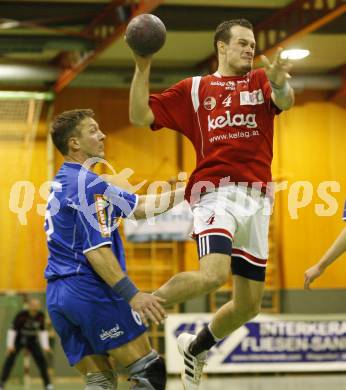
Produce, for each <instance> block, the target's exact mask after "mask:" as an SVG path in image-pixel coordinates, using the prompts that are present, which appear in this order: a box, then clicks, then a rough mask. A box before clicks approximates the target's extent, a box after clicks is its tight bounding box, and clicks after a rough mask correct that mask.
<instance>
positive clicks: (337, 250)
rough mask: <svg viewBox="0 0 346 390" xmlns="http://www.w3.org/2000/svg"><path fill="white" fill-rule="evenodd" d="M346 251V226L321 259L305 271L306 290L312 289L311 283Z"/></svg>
mask: <svg viewBox="0 0 346 390" xmlns="http://www.w3.org/2000/svg"><path fill="white" fill-rule="evenodd" d="M345 251H346V228H344V229H343V230H342V232H341V233H340V235H339V236H338V237H337V239H336V240H335V241H334V242H333V244H332V245H331V247H330V248H329V249H328V250H327V252H326V253H325V254H324V255H323V256H322V258H321V260H320V261H319V262H318V263H317V264H315V265H314V266H312V267H311V268H309V269H308V270H307V271H305V283H304V287H305V289H306V290H308V289H310V284H311V283H312V282H313V281H314V280H315V279H317V278H318V277H320V276H321V275H322V274H323V272H324V271H325V269H326V268H327V267H328V266H329V265H330V264H332V263H334V261H335V260H336V259H337V258H338V257H339V256H340V255H342V254H343V253H344V252H345Z"/></svg>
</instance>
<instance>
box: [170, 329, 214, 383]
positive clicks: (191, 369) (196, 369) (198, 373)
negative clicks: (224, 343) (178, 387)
mask: <svg viewBox="0 0 346 390" xmlns="http://www.w3.org/2000/svg"><path fill="white" fill-rule="evenodd" d="M195 338H196V336H195V335H193V334H190V333H181V334H180V335H179V336H178V339H177V344H178V350H179V352H180V354H181V355H182V356H183V358H184V369H183V371H182V373H181V379H182V381H183V385H184V389H185V390H197V389H198V387H199V385H200V383H201V378H202V370H203V367H204V365H205V362H206V360H207V354H208V352H207V351H205V352H202V353H200V354H199V355H197V356H193V355H191V353H190V352H189V346H190V344H191V342H192V341H193V340H194V339H195Z"/></svg>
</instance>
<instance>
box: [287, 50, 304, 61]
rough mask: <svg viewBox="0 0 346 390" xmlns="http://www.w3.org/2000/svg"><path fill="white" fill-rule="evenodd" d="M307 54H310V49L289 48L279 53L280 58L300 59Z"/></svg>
mask: <svg viewBox="0 0 346 390" xmlns="http://www.w3.org/2000/svg"><path fill="white" fill-rule="evenodd" d="M308 55H310V50H304V49H290V50H284V51H283V52H282V53H281V58H283V59H289V60H301V59H302V58H305V57H307V56H308Z"/></svg>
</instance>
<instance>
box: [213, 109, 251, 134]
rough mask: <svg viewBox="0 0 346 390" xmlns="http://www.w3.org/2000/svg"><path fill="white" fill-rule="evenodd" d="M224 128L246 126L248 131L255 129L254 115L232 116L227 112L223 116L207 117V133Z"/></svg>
mask: <svg viewBox="0 0 346 390" xmlns="http://www.w3.org/2000/svg"><path fill="white" fill-rule="evenodd" d="M226 126H229V127H238V126H246V127H247V128H249V129H256V128H257V123H256V114H247V115H244V114H235V115H233V116H232V115H231V112H230V111H228V110H227V111H226V112H225V115H219V116H217V117H216V118H212V117H211V116H210V115H208V131H212V130H215V129H223V128H224V127H226Z"/></svg>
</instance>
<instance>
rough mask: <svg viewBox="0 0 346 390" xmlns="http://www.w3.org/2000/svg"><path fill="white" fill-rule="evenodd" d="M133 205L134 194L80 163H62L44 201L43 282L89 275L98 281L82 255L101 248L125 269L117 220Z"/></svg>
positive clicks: (135, 203) (126, 214)
mask: <svg viewBox="0 0 346 390" xmlns="http://www.w3.org/2000/svg"><path fill="white" fill-rule="evenodd" d="M137 201H138V197H137V195H134V194H129V193H127V192H125V191H123V190H121V189H120V188H118V187H115V186H113V185H110V184H108V183H107V182H106V181H104V180H103V179H102V178H101V177H100V176H98V175H96V174H94V173H93V172H91V171H89V170H87V169H86V168H84V167H83V166H82V165H80V164H77V163H70V162H65V163H64V164H63V165H62V167H61V168H60V170H59V172H58V174H57V175H56V176H55V178H54V181H53V184H52V188H51V193H50V196H49V198H48V205H47V210H46V220H45V230H46V234H47V242H48V249H49V257H48V265H47V268H46V270H45V278H46V279H48V280H52V279H56V278H61V277H66V276H72V275H88V276H91V277H93V278H95V277H96V278H97V279H98V278H99V277H98V276H97V275H96V273H95V272H94V270H93V269H92V267H91V265H90V264H89V262H88V260H87V258H86V256H85V254H86V253H87V252H88V251H90V250H93V249H96V248H98V247H101V246H103V245H110V246H111V247H112V250H113V252H114V254H115V256H116V258H117V259H118V261H119V264H120V266H121V268H122V269H123V271H126V267H125V256H124V249H123V245H122V242H121V238H120V235H119V232H118V229H117V221H118V219H119V218H124V217H128V216H129V215H130V214H131V213H132V212H133V211H134V209H135V208H136V205H137Z"/></svg>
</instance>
